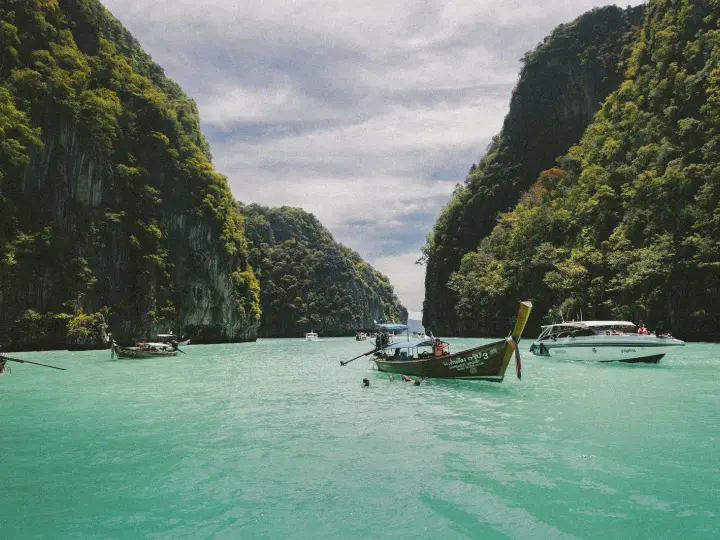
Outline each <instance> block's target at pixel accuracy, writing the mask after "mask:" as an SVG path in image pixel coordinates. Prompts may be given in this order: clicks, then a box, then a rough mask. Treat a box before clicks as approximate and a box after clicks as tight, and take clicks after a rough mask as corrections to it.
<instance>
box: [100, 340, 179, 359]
mask: <svg viewBox="0 0 720 540" xmlns="http://www.w3.org/2000/svg"><path fill="white" fill-rule="evenodd" d="M178 352H179V351H178V350H177V349H173V348H172V347H171V346H170V345H166V344H165V343H144V344H142V345H141V346H138V347H122V346H120V345H118V344H117V343H115V341H114V340H113V342H112V353H111V354H116V355H117V357H118V358H157V357H167V356H176V355H177V353H178Z"/></svg>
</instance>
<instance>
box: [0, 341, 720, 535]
mask: <svg viewBox="0 0 720 540" xmlns="http://www.w3.org/2000/svg"><path fill="white" fill-rule="evenodd" d="M449 341H450V343H451V345H452V347H453V350H459V349H461V348H466V347H469V346H471V345H476V344H479V343H484V342H487V341H488V340H477V339H475V340H471V339H451V340H449ZM529 345H530V340H527V339H526V340H524V341H523V343H522V345H521V347H522V349H521V350H522V354H523V377H522V380H518V379H517V378H516V377H515V373H514V369H513V368H512V366H511V367H510V369H508V373H507V376H506V379H505V382H503V383H502V384H496V383H489V382H482V381H430V382H428V383H426V384H422V385H421V386H419V387H416V386H413V385H412V384H407V383H402V382H398V381H395V382H391V381H389V378H388V375H387V374H383V373H379V372H377V371H372V370H371V365H370V364H369V363H368V362H367V361H366V360H365V359H359V360H356V361H355V362H353V363H351V364H349V365H348V366H346V367H340V365H339V362H340V360H347V359H349V358H352V357H353V356H356V355H358V354H361V353H363V352H364V351H366V350H370V349H371V348H372V345H371V343H370V342H356V341H355V340H354V339H351V338H346V339H341V338H338V339H325V340H322V341H319V342H317V343H312V342H305V341H303V340H301V339H278V340H274V339H262V340H259V341H258V342H257V343H247V344H234V345H207V346H200V345H192V346H189V347H187V348H185V349H184V351H185V352H186V353H187V354H184V355H178V356H177V357H175V358H172V359H161V360H154V359H153V360H112V359H111V358H110V352H109V351H91V352H67V351H56V352H41V353H16V354H10V356H14V357H17V358H22V359H26V360H31V361H35V362H43V363H47V364H53V365H57V366H60V367H64V368H67V371H57V370H52V369H46V368H42V367H37V366H32V365H29V364H13V363H9V364H8V365H10V367H11V368H12V373H11V374H10V375H8V376H2V377H0V399H1V403H2V409H0V411H1V412H0V538H2V539H3V540H11V539H31V538H52V539H58V538H82V539H94V538H118V539H124V538H132V539H137V538H167V539H194V538H242V539H250V538H283V539H285V538H312V539H317V538H417V537H425V538H483V539H487V538H542V539H545V538H610V539H617V538H653V539H659V538H668V539H680V538H682V539H688V538H720V345H717V344H704V343H693V344H688V345H687V346H686V347H685V348H684V349H682V350H679V351H677V352H675V353H672V354H670V355H668V356H667V357H666V358H665V359H664V360H663V361H662V362H661V363H660V364H658V365H624V364H584V363H576V362H569V361H557V360H550V359H540V358H535V357H533V356H532V355H531V354H530V353H528V352H527V349H528V347H529ZM7 354H9V353H7ZM363 377H368V378H369V379H370V380H371V386H370V387H369V388H364V387H362V386H361V381H362V378H363Z"/></svg>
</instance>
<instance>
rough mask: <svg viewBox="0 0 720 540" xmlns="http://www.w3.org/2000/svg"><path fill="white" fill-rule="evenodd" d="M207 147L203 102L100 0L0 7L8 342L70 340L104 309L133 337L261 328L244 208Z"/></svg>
mask: <svg viewBox="0 0 720 540" xmlns="http://www.w3.org/2000/svg"><path fill="white" fill-rule="evenodd" d="M210 159H211V157H210V152H209V148H208V145H207V143H206V142H205V139H204V138H203V136H202V134H201V132H200V128H199V118H198V114H197V108H196V106H195V104H194V102H193V101H192V100H190V99H189V98H187V96H185V95H184V94H183V92H182V91H181V89H180V88H179V87H178V85H177V84H176V83H174V82H173V81H171V80H169V79H168V78H166V77H165V75H164V74H163V71H162V69H161V68H160V67H159V66H157V65H156V64H155V63H154V62H152V60H151V59H150V58H149V57H148V56H147V55H146V54H145V53H144V52H143V51H142V49H141V48H140V46H139V44H138V43H137V41H135V39H134V38H133V37H132V36H131V35H130V34H129V33H128V32H127V31H126V30H125V29H124V28H123V27H122V26H121V25H120V23H119V22H118V21H117V20H115V19H114V18H113V17H112V16H111V15H110V14H109V13H107V11H106V10H105V9H104V8H103V7H102V5H101V4H100V3H99V2H98V1H97V0H25V1H22V2H12V3H8V2H3V3H2V4H0V306H2V308H1V309H0V341H4V342H9V346H10V347H13V348H23V347H32V346H55V347H62V346H66V345H68V344H70V345H72V344H73V343H72V340H74V339H76V338H77V339H80V338H83V336H84V334H83V332H85V330H84V328H85V327H84V326H78V325H73V324H69V321H71V320H72V319H73V317H78V316H80V315H83V314H94V313H100V312H101V311H103V312H105V313H107V314H108V316H109V322H110V323H111V329H112V330H113V332H114V333H115V335H116V336H118V337H119V338H120V339H124V340H131V339H134V338H136V337H146V336H148V335H152V334H153V333H154V332H157V331H158V330H160V329H163V328H164V329H167V328H173V329H174V330H175V331H176V332H188V333H191V334H192V335H193V339H194V340H195V341H196V342H201V341H226V340H229V341H239V340H246V339H254V338H255V335H256V331H257V327H258V324H259V316H260V312H259V300H258V284H257V280H256V279H255V277H254V275H253V273H252V270H251V268H250V265H249V262H248V259H247V243H246V240H245V238H244V235H243V225H242V218H241V216H240V214H239V213H238V211H237V208H236V206H235V202H234V200H233V197H232V194H231V192H230V190H229V188H228V186H227V183H226V181H225V178H224V177H223V176H222V175H220V174H218V173H217V172H215V170H214V169H213V166H212V165H211V163H210ZM88 320H94V319H88ZM84 324H85V323H84ZM30 329H31V330H32V331H31V332H30V331H29V330H30ZM31 334H34V335H31ZM23 336H24V337H23ZM40 336H44V338H43V339H44V340H45V342H43V343H42V344H40V343H39V342H38V339H39V338H40ZM78 336H79V338H78ZM85 337H86V336H85ZM68 340H69V341H68ZM81 340H82V339H81Z"/></svg>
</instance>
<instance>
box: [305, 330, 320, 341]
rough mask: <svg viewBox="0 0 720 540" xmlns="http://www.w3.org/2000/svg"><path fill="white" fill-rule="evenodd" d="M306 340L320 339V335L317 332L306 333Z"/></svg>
mask: <svg viewBox="0 0 720 540" xmlns="http://www.w3.org/2000/svg"><path fill="white" fill-rule="evenodd" d="M305 341H318V335H317V334H316V333H315V332H308V333H307V334H305Z"/></svg>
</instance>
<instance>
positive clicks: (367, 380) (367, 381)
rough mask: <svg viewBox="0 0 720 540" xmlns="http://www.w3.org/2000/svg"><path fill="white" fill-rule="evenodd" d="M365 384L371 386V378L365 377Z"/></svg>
mask: <svg viewBox="0 0 720 540" xmlns="http://www.w3.org/2000/svg"><path fill="white" fill-rule="evenodd" d="M363 386H370V379H368V378H365V379H363Z"/></svg>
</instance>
